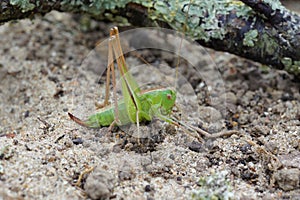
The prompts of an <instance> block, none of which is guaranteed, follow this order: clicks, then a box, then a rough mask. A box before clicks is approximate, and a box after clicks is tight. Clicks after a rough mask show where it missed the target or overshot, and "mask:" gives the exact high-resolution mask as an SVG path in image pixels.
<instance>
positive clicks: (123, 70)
mask: <svg viewBox="0 0 300 200" xmlns="http://www.w3.org/2000/svg"><path fill="white" fill-rule="evenodd" d="M113 56H114V57H115V59H116V61H117V66H118V70H119V71H120V74H121V85H122V93H123V99H121V100H119V101H117V96H116V77H115V69H114V59H113ZM110 74H112V85H113V98H114V104H113V105H109V104H108V97H109V84H110ZM175 101H176V90H175V89H174V88H160V89H152V90H146V91H141V90H140V87H139V86H138V83H137V82H136V81H135V79H134V78H133V76H132V74H131V73H130V72H129V70H128V67H127V64H126V62H125V58H124V56H123V51H122V47H121V43H120V38H119V32H118V28H117V27H114V28H112V29H111V30H110V38H109V42H108V65H107V74H106V91H105V100H104V103H103V104H102V105H100V106H99V107H101V110H100V111H99V112H98V113H96V114H94V115H91V116H90V117H88V119H87V120H81V119H79V118H77V117H75V116H74V115H72V114H71V113H68V115H69V117H70V118H71V119H72V120H73V121H75V122H76V123H78V124H80V125H82V126H85V127H88V128H101V127H107V126H109V130H111V128H112V127H113V126H122V125H126V124H129V123H136V124H137V129H138V135H139V123H140V122H145V121H151V120H152V119H153V118H158V119H160V120H163V121H166V122H168V123H171V124H174V125H176V126H181V127H184V128H186V129H188V130H191V131H193V132H197V133H198V134H201V135H203V136H205V137H207V138H215V137H220V136H224V135H231V134H233V133H236V131H229V132H220V133H218V134H213V135H212V134H210V133H208V132H206V131H204V130H202V129H200V128H197V127H192V126H190V125H187V124H185V123H183V122H179V121H177V120H176V119H175V118H172V117H171V116H170V114H171V112H172V108H173V107H174V106H175ZM186 132H187V133H189V134H190V132H189V131H187V130H186ZM194 136H195V137H196V138H198V139H199V140H201V138H200V137H199V136H198V135H194Z"/></svg>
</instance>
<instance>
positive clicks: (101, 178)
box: [84, 167, 116, 199]
mask: <svg viewBox="0 0 300 200" xmlns="http://www.w3.org/2000/svg"><path fill="white" fill-rule="evenodd" d="M115 182H116V180H115V178H114V176H113V175H112V174H110V173H109V172H108V171H105V170H103V169H101V168H100V167H96V168H95V169H94V171H93V172H92V173H91V174H90V175H89V176H88V178H87V180H86V183H85V185H84V190H85V192H86V194H87V195H88V196H89V197H90V198H91V199H108V198H109V196H110V195H111V194H112V191H113V188H114V184H115Z"/></svg>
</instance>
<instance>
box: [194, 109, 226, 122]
mask: <svg viewBox="0 0 300 200" xmlns="http://www.w3.org/2000/svg"><path fill="white" fill-rule="evenodd" d="M198 112H199V114H200V119H202V120H203V121H205V122H216V121H218V120H221V119H222V115H221V113H220V112H219V111H218V110H217V109H215V108H213V107H210V106H200V107H199V110H198Z"/></svg>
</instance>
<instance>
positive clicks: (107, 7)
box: [0, 0, 300, 77]
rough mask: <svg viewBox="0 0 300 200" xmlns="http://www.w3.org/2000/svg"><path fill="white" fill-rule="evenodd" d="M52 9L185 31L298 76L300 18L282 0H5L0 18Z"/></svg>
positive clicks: (202, 41) (209, 44)
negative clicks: (281, 2) (280, 0)
mask: <svg viewBox="0 0 300 200" xmlns="http://www.w3.org/2000/svg"><path fill="white" fill-rule="evenodd" d="M51 10H58V11H64V12H73V13H78V12H80V13H87V14H90V15H91V16H93V17H95V18H97V19H100V20H110V21H115V22H118V23H123V24H126V23H131V24H132V25H135V26H154V25H159V26H161V27H167V28H172V29H174V30H178V31H184V32H185V33H186V34H187V35H188V36H190V37H192V38H193V39H194V40H196V41H197V42H199V43H200V44H201V45H203V46H206V47H210V48H213V49H215V50H221V51H226V52H230V53H233V54H236V55H239V56H242V57H245V58H248V59H251V60H254V61H258V62H260V63H262V64H266V65H271V66H273V67H274V68H276V69H284V70H286V71H288V72H290V73H292V74H294V75H296V76H298V77H300V30H299V27H300V17H299V16H298V15H296V14H294V13H292V12H291V11H289V10H287V9H286V8H285V7H283V6H282V5H281V4H280V2H279V0H241V1H236V0H232V1H228V0H224V1H220V0H213V1H203V0H191V1H190V0H180V1H164V0H153V1H143V0H94V1H92V0H60V1H52V0H36V1H34V0H4V1H1V2H0V23H4V22H7V21H10V20H15V19H21V18H26V17H32V16H33V15H34V14H46V13H48V12H50V11H51Z"/></svg>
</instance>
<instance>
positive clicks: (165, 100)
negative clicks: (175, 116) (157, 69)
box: [161, 88, 176, 114]
mask: <svg viewBox="0 0 300 200" xmlns="http://www.w3.org/2000/svg"><path fill="white" fill-rule="evenodd" d="M175 101H176V90H175V89H173V88H166V89H165V91H164V92H163V95H162V101H161V110H162V112H163V114H169V113H170V112H171V111H172V108H173V106H174V105H175Z"/></svg>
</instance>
